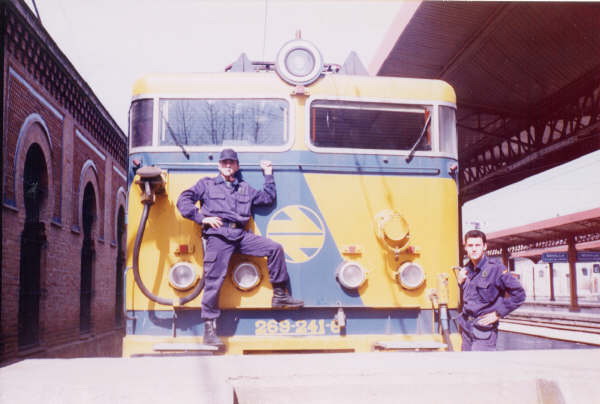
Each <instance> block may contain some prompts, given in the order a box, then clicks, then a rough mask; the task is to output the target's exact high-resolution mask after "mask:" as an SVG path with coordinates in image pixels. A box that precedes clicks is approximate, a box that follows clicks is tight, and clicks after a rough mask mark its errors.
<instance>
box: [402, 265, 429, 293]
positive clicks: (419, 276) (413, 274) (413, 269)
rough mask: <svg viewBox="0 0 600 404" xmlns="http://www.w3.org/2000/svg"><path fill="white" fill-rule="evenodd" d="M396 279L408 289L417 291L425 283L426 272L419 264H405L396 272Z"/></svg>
mask: <svg viewBox="0 0 600 404" xmlns="http://www.w3.org/2000/svg"><path fill="white" fill-rule="evenodd" d="M396 279H398V282H400V285H402V287H404V288H406V289H416V288H418V287H419V286H421V285H422V284H423V282H425V271H423V268H421V266H420V265H419V264H415V263H414V262H405V263H404V264H402V265H400V267H399V268H398V271H396Z"/></svg>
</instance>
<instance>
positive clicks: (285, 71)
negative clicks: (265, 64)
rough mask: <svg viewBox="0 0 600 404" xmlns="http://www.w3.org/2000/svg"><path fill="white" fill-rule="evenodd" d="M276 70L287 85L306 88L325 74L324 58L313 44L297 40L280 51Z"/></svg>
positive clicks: (288, 43)
mask: <svg viewBox="0 0 600 404" xmlns="http://www.w3.org/2000/svg"><path fill="white" fill-rule="evenodd" d="M275 70H276V71H277V74H279V76H280V77H281V78H282V79H283V80H284V81H286V82H287V83H290V84H294V85H301V86H306V85H308V84H310V83H312V82H314V81H315V80H316V79H318V78H319V76H320V75H321V73H322V72H323V58H322V57H321V53H320V52H319V50H318V49H317V48H316V47H315V46H314V45H313V44H312V43H310V42H308V41H304V40H302V39H296V40H293V41H290V42H287V43H286V44H285V45H283V47H282V48H281V49H280V50H279V53H278V54H277V60H276V62H275Z"/></svg>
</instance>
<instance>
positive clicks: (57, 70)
mask: <svg viewBox="0 0 600 404" xmlns="http://www.w3.org/2000/svg"><path fill="white" fill-rule="evenodd" d="M0 35H1V36H0V59H1V60H2V80H1V82H0V86H1V87H0V90H1V93H2V105H1V107H2V120H1V123H0V131H1V132H2V153H1V156H2V157H1V158H2V161H1V164H2V189H1V194H2V223H1V224H2V257H1V259H2V269H1V271H2V272H1V273H0V304H1V306H0V326H1V327H0V365H5V364H8V363H12V362H14V361H17V360H20V359H24V358H29V357H46V358H47V357H78V356H118V355H120V353H121V338H122V333H123V314H122V304H123V303H122V302H123V296H122V278H123V276H122V273H123V269H124V268H123V267H124V264H123V257H124V248H125V247H124V245H123V242H124V237H123V232H124V227H125V225H124V223H125V209H126V202H125V200H126V193H125V190H126V186H127V185H126V184H127V178H126V172H127V169H126V159H127V143H126V137H125V135H124V133H123V132H122V130H121V129H120V128H119V127H118V126H117V124H116V123H115V122H114V120H113V119H112V118H111V116H110V115H109V114H108V112H107V111H106V110H105V108H104V107H103V106H102V105H101V104H100V101H99V100H98V99H97V97H96V96H95V95H94V93H93V91H92V90H91V89H90V88H89V86H88V85H87V84H86V82H85V81H84V80H83V78H82V77H81V76H80V75H79V74H78V73H77V71H76V70H75V68H74V67H73V66H72V65H71V63H70V62H69V60H68V59H67V58H66V56H65V55H64V54H63V53H62V52H61V51H60V49H59V48H58V47H57V45H56V44H55V43H54V41H53V40H52V38H51V37H50V36H49V34H48V33H47V32H46V30H45V29H44V28H43V26H42V25H41V23H40V22H39V21H38V20H37V18H36V17H35V15H34V14H33V13H32V12H31V10H30V9H29V8H28V6H27V5H26V4H25V3H24V2H23V1H21V0H0Z"/></svg>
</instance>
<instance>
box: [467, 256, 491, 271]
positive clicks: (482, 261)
mask: <svg viewBox="0 0 600 404" xmlns="http://www.w3.org/2000/svg"><path fill="white" fill-rule="evenodd" d="M487 261H488V257H487V255H485V253H484V254H483V257H481V261H479V264H477V266H474V265H473V261H471V260H469V263H468V264H467V265H468V267H469V270H470V271H474V272H478V271H479V270H481V268H483V267H484V266H485V265H486V263H487Z"/></svg>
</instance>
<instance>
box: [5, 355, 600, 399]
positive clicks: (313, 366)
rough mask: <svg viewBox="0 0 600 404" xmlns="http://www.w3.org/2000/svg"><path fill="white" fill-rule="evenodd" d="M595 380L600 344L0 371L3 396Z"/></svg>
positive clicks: (542, 394) (367, 391) (589, 388)
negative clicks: (547, 348) (576, 347)
mask: <svg viewBox="0 0 600 404" xmlns="http://www.w3.org/2000/svg"><path fill="white" fill-rule="evenodd" d="M596 380H600V349H598V350H597V349H592V350H574V351H561V350H554V351H507V352H426V353H412V352H410V353H408V352H407V353H399V352H395V353H393V352H373V353H365V354H311V355H271V356H266V355H264V356H263V355H252V356H220V357H207V356H194V357H163V358H128V359H121V358H116V359H63V360H60V359H38V360H33V359H32V360H25V361H23V362H20V363H16V364H14V365H11V366H8V367H5V368H1V369H0V402H2V403H40V402H43V403H46V404H52V403H60V404H80V403H86V404H99V403H102V404H104V403H113V404H119V403H127V404H130V403H134V404H138V403H139V404H142V403H143V404H149V403H174V402H193V403H211V404H214V403H224V404H229V403H238V404H248V403H264V404H269V403H278V404H279V403H302V404H307V403H311V404H313V403H335V402H339V403H345V404H353V403H365V402H373V403H375V402H376V403H377V404H387V403H390V404H391V403H398V402H410V403H415V404H416V403H435V402H439V403H448V404H452V403H460V404H469V403H473V404H475V403H477V404H480V403H506V402H519V403H524V404H527V403H536V404H538V403H547V404H550V403H552V404H554V403H565V404H572V403H573V404H574V403H593V402H595V401H594V400H596V399H597V398H598V397H600V384H598V383H597V382H596ZM465 391H467V392H468V394H465Z"/></svg>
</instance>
